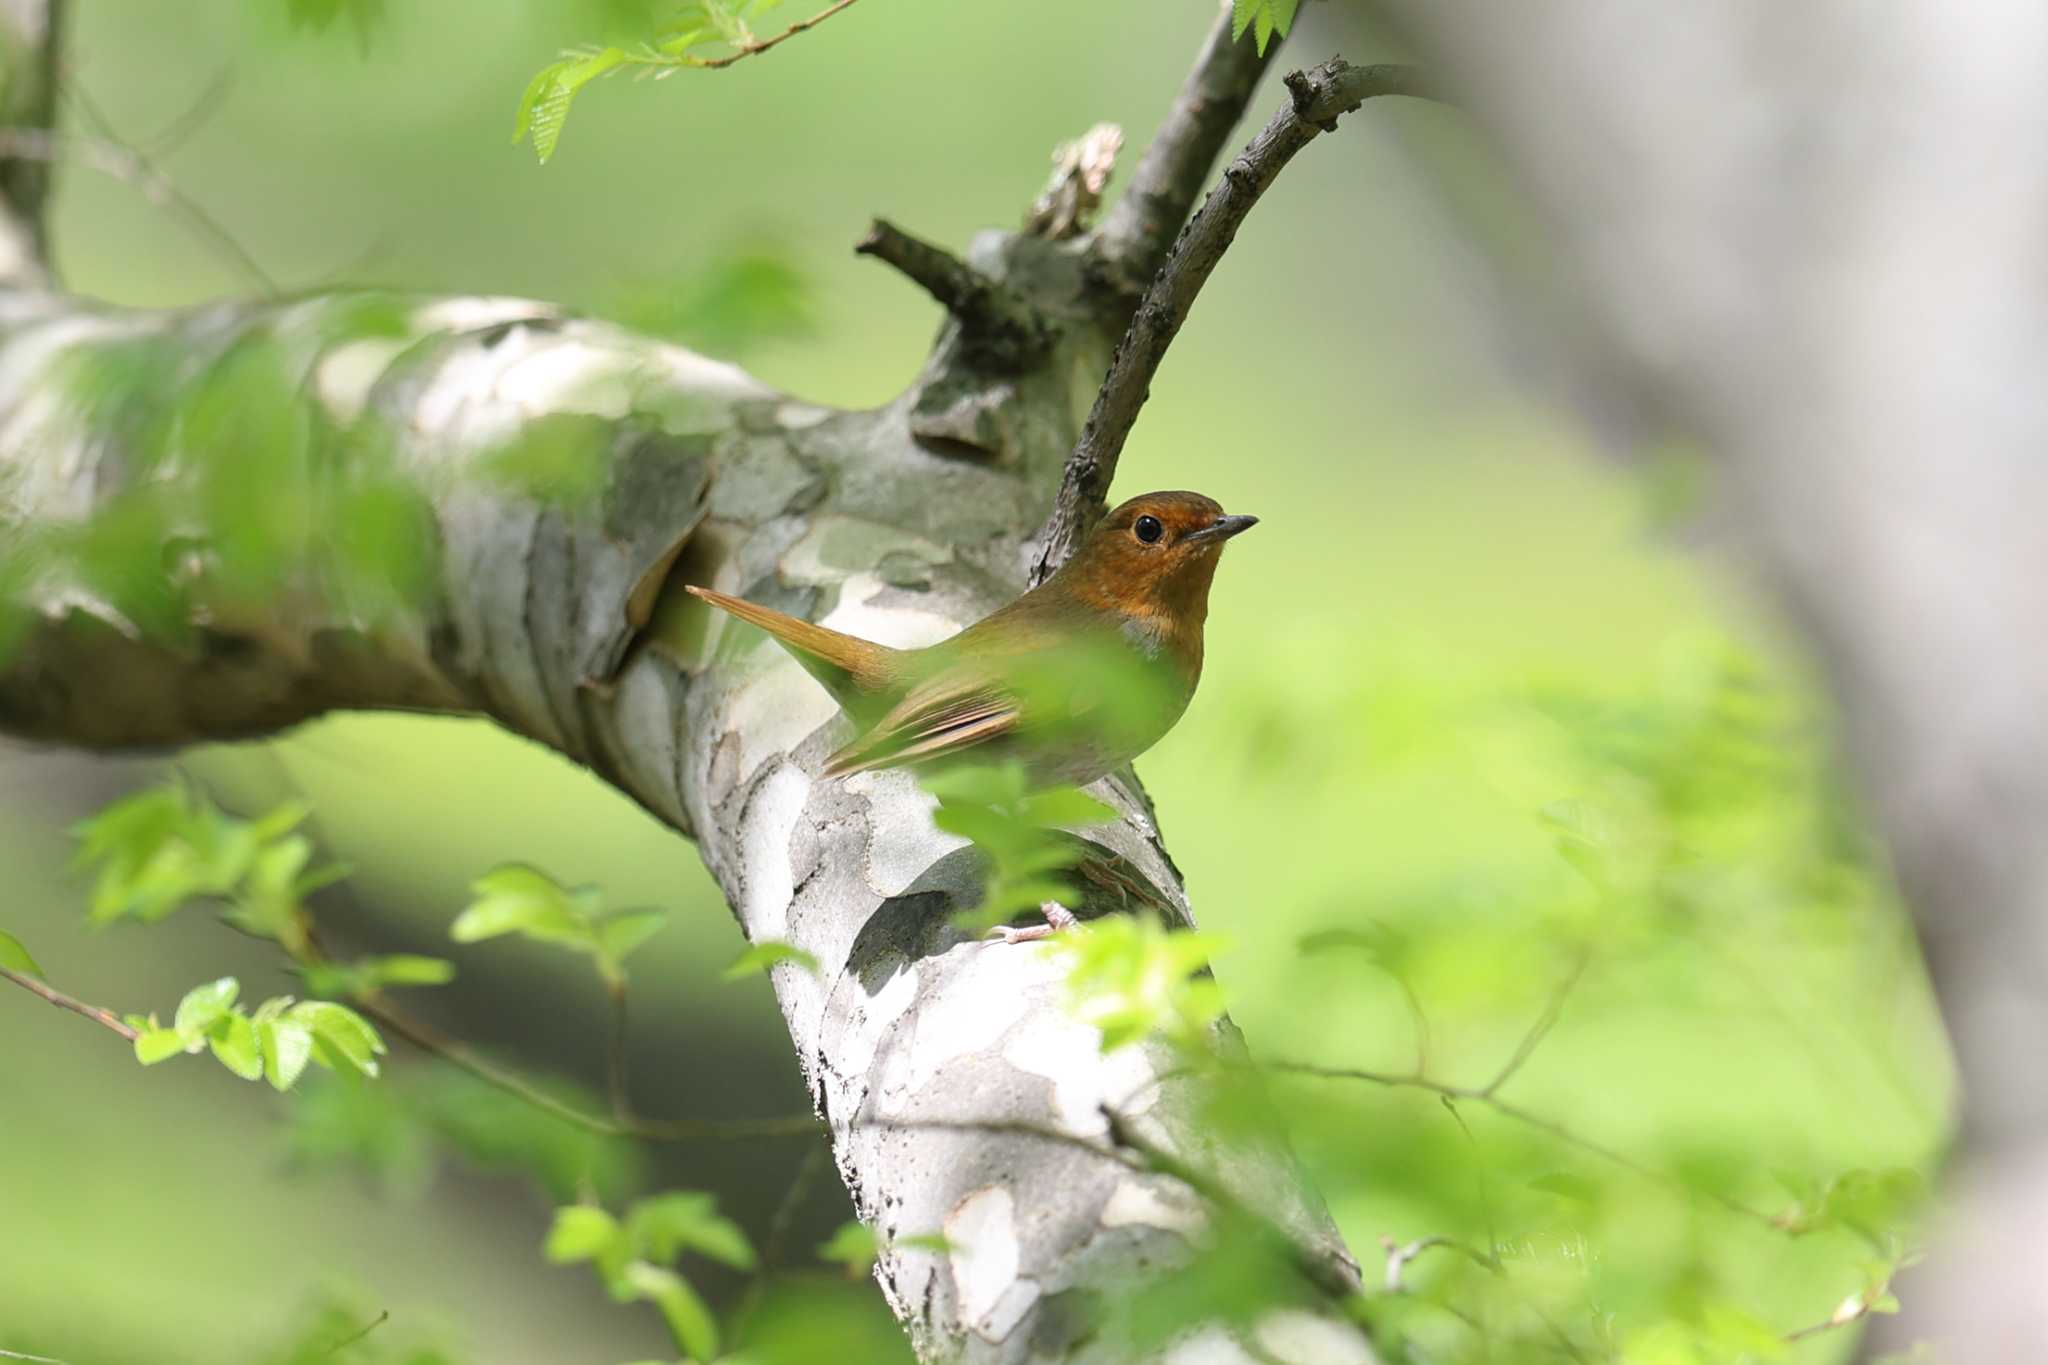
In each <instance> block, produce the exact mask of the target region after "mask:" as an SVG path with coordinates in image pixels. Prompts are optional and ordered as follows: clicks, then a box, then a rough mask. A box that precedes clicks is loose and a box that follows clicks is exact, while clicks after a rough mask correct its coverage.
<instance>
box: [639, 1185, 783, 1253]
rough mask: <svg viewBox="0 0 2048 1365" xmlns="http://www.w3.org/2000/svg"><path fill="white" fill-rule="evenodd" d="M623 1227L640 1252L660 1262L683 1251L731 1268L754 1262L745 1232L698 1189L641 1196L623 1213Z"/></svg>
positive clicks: (715, 1200) (710, 1197)
mask: <svg viewBox="0 0 2048 1365" xmlns="http://www.w3.org/2000/svg"><path fill="white" fill-rule="evenodd" d="M626 1228H627V1231H628V1232H629V1233H630V1234H631V1236H632V1238H633V1245H634V1246H635V1247H636V1248H638V1249H639V1251H640V1252H641V1253H642V1254H643V1255H645V1256H647V1257H649V1258H651V1259H652V1260H655V1261H658V1262H660V1263H662V1264H664V1265H666V1264H667V1263H669V1262H671V1261H673V1260H675V1258H676V1257H677V1256H679V1255H681V1254H682V1253H683V1252H685V1251H694V1252H696V1253H697V1254H698V1255H700V1256H708V1257H709V1258H711V1259H712V1260H714V1261H719V1262H722V1263H723V1264H725V1265H729V1266H731V1267H733V1268H734V1269H735V1270H752V1269H753V1268H754V1265H755V1257H754V1248H753V1246H752V1244H751V1243H749V1242H748V1241H747V1235H746V1233H744V1232H742V1231H741V1230H740V1226H739V1224H737V1223H735V1222H733V1221H732V1220H731V1219H729V1218H725V1217H723V1216H721V1215H720V1214H719V1212H718V1201H717V1199H716V1198H715V1197H714V1196H712V1195H709V1194H704V1193H701V1192H699V1191H695V1190H675V1191H671V1192H670V1193H668V1194H661V1195H656V1196H654V1197H653V1198H651V1199H642V1200H641V1201H639V1202H638V1203H636V1204H635V1205H633V1208H632V1210H631V1211H630V1212H629V1213H628V1214H627V1215H626Z"/></svg>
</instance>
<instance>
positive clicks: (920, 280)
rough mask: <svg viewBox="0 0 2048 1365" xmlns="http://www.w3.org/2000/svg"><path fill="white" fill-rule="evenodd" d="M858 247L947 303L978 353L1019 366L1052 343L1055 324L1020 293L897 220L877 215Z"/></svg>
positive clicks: (1003, 364) (992, 361)
mask: <svg viewBox="0 0 2048 1365" xmlns="http://www.w3.org/2000/svg"><path fill="white" fill-rule="evenodd" d="M854 250H855V251H856V252H858V253H859V254H861V255H863V256H873V257H874V258H875V259H876V260H879V261H883V262H886V263H887V264H889V265H892V266H894V267H896V269H898V270H900V271H902V272H903V273H904V274H905V275H908V276H909V277H910V278H911V279H912V280H914V281H915V282H916V283H917V284H918V285H919V286H920V287H922V288H923V289H924V291H925V292H926V293H928V294H930V295H931V296H932V297H933V298H935V299H937V300H938V301H939V302H940V303H942V304H944V305H945V307H946V311H947V312H949V313H951V314H952V315H953V316H954V317H956V318H958V319H959V320H960V328H961V332H962V334H963V339H964V340H965V341H966V343H967V348H968V351H969V353H970V356H971V357H972V358H974V359H978V360H980V361H982V362H984V363H986V364H990V365H992V366H994V367H996V368H998V369H1005V370H1021V369H1023V368H1025V367H1026V366H1028V365H1030V364H1031V362H1032V361H1034V360H1037V359H1038V358H1039V357H1040V356H1042V355H1044V354H1045V352H1046V350H1047V349H1048V348H1049V347H1050V346H1051V345H1052V324H1051V323H1049V322H1048V321H1046V319H1045V317H1044V315H1043V314H1041V313H1040V312H1039V311H1038V310H1037V309H1036V308H1034V307H1032V305H1031V303H1030V301H1029V300H1027V299H1026V298H1025V297H1024V296H1023V295H1022V294H1019V293H1018V292H1017V291H1015V290H1014V289H1011V288H1010V287H1009V286H1007V285H1005V284H1003V283H1001V282H1000V281H998V280H993V279H990V278H989V277H988V276H987V275H984V274H983V273H982V272H981V271H979V270H976V269H975V268H974V267H973V266H971V265H969V264H967V262H965V261H963V260H961V259H960V258H959V257H957V256H955V255H953V254H952V253H951V252H949V251H947V250H946V249H945V248H943V247H939V246H934V245H933V244H932V243H930V242H927V241H923V240H921V239H919V238H916V237H913V236H911V235H910V234H909V233H907V232H905V231H903V230H902V229H901V228H898V227H896V226H895V225H894V224H893V223H888V222H885V221H884V220H882V219H880V218H877V219H875V221H874V225H873V226H872V227H870V228H869V229H868V235H867V236H866V237H864V238H862V239H861V242H860V244H859V245H858V246H856V247H854Z"/></svg>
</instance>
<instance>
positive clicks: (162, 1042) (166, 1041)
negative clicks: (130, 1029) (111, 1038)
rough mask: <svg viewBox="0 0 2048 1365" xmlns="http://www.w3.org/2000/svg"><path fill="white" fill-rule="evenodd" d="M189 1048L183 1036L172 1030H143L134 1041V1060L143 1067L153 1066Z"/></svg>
mask: <svg viewBox="0 0 2048 1365" xmlns="http://www.w3.org/2000/svg"><path fill="white" fill-rule="evenodd" d="M189 1047H190V1043H189V1042H188V1040H187V1039H186V1037H185V1035H184V1034H182V1033H180V1032H178V1030H176V1029H174V1028H152V1029H145V1030H143V1031H142V1033H141V1034H140V1035H138V1036H137V1037H136V1039H135V1060H136V1061H138V1062H141V1063H142V1064H143V1065H144V1066H155V1065H156V1064H157V1063H158V1062H161V1061H165V1060H167V1059H169V1058H172V1057H175V1056H177V1055H178V1054H179V1053H181V1052H184V1051H186V1050H187V1049H188V1048H189Z"/></svg>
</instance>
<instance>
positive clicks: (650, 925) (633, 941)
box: [597, 910, 668, 962]
mask: <svg viewBox="0 0 2048 1365" xmlns="http://www.w3.org/2000/svg"><path fill="white" fill-rule="evenodd" d="M667 924H668V911H666V910H622V911H620V912H619V913H618V914H616V915H612V916H610V917H608V918H606V919H604V920H601V921H599V922H598V926H597V941H598V943H599V945H600V946H602V947H603V949H604V951H605V953H606V954H607V955H608V956H610V958H611V959H612V961H614V962H624V961H625V960H626V958H627V957H628V956H629V955H630V954H631V953H632V952H633V951H634V950H635V949H637V948H638V947H639V946H640V945H641V944H643V943H645V942H646V941H647V940H648V939H650V938H652V937H653V936H654V935H655V934H657V933H659V932H660V931H661V930H662V929H663V928H664V927H665V926H666V925H667Z"/></svg>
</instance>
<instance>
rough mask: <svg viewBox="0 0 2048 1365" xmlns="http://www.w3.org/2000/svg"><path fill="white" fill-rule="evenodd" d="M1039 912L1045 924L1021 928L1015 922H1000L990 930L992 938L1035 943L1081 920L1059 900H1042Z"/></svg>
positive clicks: (1003, 940) (989, 934)
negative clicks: (1043, 917)
mask: <svg viewBox="0 0 2048 1365" xmlns="http://www.w3.org/2000/svg"><path fill="white" fill-rule="evenodd" d="M1038 913H1039V914H1041V915H1043V916H1045V922H1044V923H1043V924H1026V925H1024V926H1022V927H1021V928H1020V927H1019V926H1017V925H1014V924H998V925H997V926H996V927H995V928H993V929H991V930H989V931H988V937H989V938H990V940H992V941H993V940H998V939H1000V940H1001V941H1002V942H1004V943H1034V942H1036V941H1037V940H1039V939H1043V938H1051V937H1052V936H1053V935H1054V934H1057V933H1061V932H1064V931H1065V930H1068V929H1071V928H1073V927H1074V926H1075V925H1076V924H1079V923H1080V922H1081V921H1080V920H1078V919H1076V918H1075V917H1074V912H1073V911H1071V910H1069V909H1067V907H1066V906H1064V905H1061V904H1060V903H1059V902H1058V901H1040V902H1039V903H1038Z"/></svg>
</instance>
